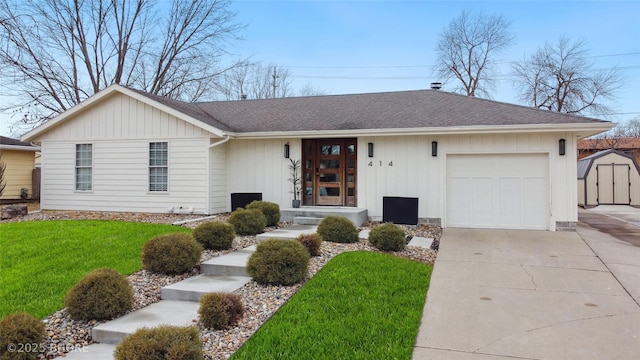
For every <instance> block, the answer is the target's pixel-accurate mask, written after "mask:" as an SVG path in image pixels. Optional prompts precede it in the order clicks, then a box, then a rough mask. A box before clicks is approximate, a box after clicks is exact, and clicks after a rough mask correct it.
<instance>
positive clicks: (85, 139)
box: [22, 85, 612, 231]
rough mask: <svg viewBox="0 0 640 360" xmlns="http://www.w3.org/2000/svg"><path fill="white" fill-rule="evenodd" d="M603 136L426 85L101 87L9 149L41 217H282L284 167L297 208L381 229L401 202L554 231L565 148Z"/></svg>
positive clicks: (569, 202) (568, 160)
mask: <svg viewBox="0 0 640 360" xmlns="http://www.w3.org/2000/svg"><path fill="white" fill-rule="evenodd" d="M611 127H612V124H611V123H609V122H606V121H601V120H596V119H589V118H584V117H577V116H572V115H567V114H560V113H554V112H550V111H544V110H537V109H532V108H529V107H524V106H518V105H512V104H506V103H500V102H496V101H492V100H486V99H479V98H474V97H467V96H462V95H456V94H452V93H447V92H443V91H439V90H417V91H400V92H386V93H369V94H354V95H328V96H312V97H299V98H280V99H267V100H238V101H214V102H199V103H185V102H180V101H176V100H171V99H168V98H165V97H161V96H156V95H151V94H148V93H144V92H140V91H136V90H133V89H130V88H127V87H123V86H119V85H112V86H110V87H108V88H107V89H105V90H103V91H101V92H100V93H98V94H96V95H94V96H92V97H90V98H88V99H87V100H85V101H84V102H82V103H81V104H79V105H77V106H75V107H73V108H71V109H69V110H68V111H66V112H64V113H62V114H60V115H59V116H57V117H56V118H54V119H52V120H50V121H48V122H46V123H45V124H43V125H42V126H40V127H38V128H36V129H34V130H32V131H30V132H29V133H27V134H25V135H24V136H23V138H22V140H23V141H35V142H39V143H40V144H41V147H42V194H41V208H42V209H45V210H47V209H61V210H90V211H129V212H158V213H162V212H167V211H175V212H177V211H188V212H193V213H198V214H215V213H221V212H227V211H230V210H231V204H230V194H233V193H261V194H262V198H263V200H266V201H272V202H275V203H277V204H279V205H280V207H282V208H289V207H290V206H291V201H292V186H291V183H290V182H289V181H288V179H289V178H290V172H289V169H288V166H289V165H290V159H296V160H301V163H302V169H301V176H302V192H301V195H302V197H301V199H302V205H303V207H304V206H327V207H328V206H333V207H337V206H340V207H358V208H363V209H366V210H367V213H368V217H369V218H370V219H372V220H380V219H382V217H383V198H384V197H406V198H411V199H417V201H418V217H419V219H420V221H422V222H430V223H439V224H441V225H442V226H444V227H478V228H505V229H511V228H513V229H543V230H552V231H553V230H557V229H565V228H572V227H575V224H576V222H577V220H578V214H577V208H576V203H577V190H576V180H575V179H576V161H577V159H576V142H577V141H578V140H579V139H581V138H584V137H588V136H591V135H594V134H597V133H600V132H603V131H606V130H609V129H610V128H611ZM285 155H287V156H289V158H290V159H289V158H287V157H286V156H285Z"/></svg>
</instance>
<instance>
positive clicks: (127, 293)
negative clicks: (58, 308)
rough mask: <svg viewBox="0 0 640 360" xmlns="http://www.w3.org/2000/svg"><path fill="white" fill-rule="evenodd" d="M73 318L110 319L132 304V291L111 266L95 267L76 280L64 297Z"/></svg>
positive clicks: (125, 280)
mask: <svg viewBox="0 0 640 360" xmlns="http://www.w3.org/2000/svg"><path fill="white" fill-rule="evenodd" d="M64 305H65V306H66V307H67V312H68V313H69V315H70V316H71V318H72V319H74V320H93V319H95V320H109V319H113V318H115V317H117V316H120V315H123V314H124V313H126V312H127V311H129V310H131V308H132V307H133V290H132V289H131V285H129V281H127V278H125V277H124V275H122V274H120V273H119V272H117V271H116V270H114V269H110V268H102V269H96V270H93V271H92V272H90V273H88V274H87V275H85V276H84V277H83V278H82V279H80V281H78V283H76V284H75V285H74V286H73V287H72V288H71V290H69V292H67V295H66V296H65V298H64Z"/></svg>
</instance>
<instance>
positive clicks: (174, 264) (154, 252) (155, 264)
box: [142, 233, 202, 275]
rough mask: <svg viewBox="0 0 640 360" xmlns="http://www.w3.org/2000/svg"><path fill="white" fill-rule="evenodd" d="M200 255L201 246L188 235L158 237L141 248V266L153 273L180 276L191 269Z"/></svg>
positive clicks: (198, 260)
mask: <svg viewBox="0 0 640 360" xmlns="http://www.w3.org/2000/svg"><path fill="white" fill-rule="evenodd" d="M201 255H202V245H200V244H198V242H197V241H195V240H194V239H193V237H192V236H191V235H189V234H185V233H174V234H166V235H160V236H156V237H154V238H153V239H151V240H149V241H147V242H146V243H145V244H144V246H143V247H142V266H143V267H144V269H145V270H147V271H151V272H154V273H161V274H167V275H176V274H182V273H184V272H187V271H189V270H191V269H193V267H194V266H196V264H198V263H199V262H200V256H201Z"/></svg>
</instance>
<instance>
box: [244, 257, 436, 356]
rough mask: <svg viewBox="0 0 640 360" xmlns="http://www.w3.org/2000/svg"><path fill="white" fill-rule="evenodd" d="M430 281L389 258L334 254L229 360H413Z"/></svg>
mask: <svg viewBox="0 0 640 360" xmlns="http://www.w3.org/2000/svg"><path fill="white" fill-rule="evenodd" d="M430 276H431V266H429V265H426V264H422V263H418V262H414V261H410V260H406V259H401V258H398V257H394V256H391V255H386V254H380V253H374V252H366V251H357V252H349V253H343V254H341V255H338V256H336V257H335V258H334V259H332V260H331V261H330V262H329V263H328V264H327V265H325V267H324V268H322V270H320V272H318V274H316V275H315V276H314V277H313V278H312V279H311V280H310V281H309V282H308V283H307V284H305V285H304V286H303V287H302V289H300V291H299V292H298V293H297V294H296V295H294V296H293V297H292V298H291V299H290V300H289V301H288V302H287V303H286V304H285V305H284V306H283V307H282V308H281V309H280V310H279V311H278V312H277V313H276V314H275V315H274V316H273V317H272V318H271V319H269V320H268V321H267V322H266V323H265V324H264V325H263V326H262V327H261V328H260V330H258V331H257V332H256V333H255V334H254V335H253V336H252V337H251V338H250V339H249V340H248V341H247V342H246V343H245V344H244V345H243V346H242V347H241V348H240V349H238V351H237V352H236V353H235V354H234V356H233V357H232V359H236V360H237V359H296V360H297V359H367V360H368V359H410V358H411V354H412V351H413V346H414V343H415V339H416V335H417V333H418V327H419V325H420V318H421V316H422V310H423V307H424V302H425V296H426V292H427V288H428V287H429V278H430Z"/></svg>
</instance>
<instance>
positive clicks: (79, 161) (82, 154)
mask: <svg viewBox="0 0 640 360" xmlns="http://www.w3.org/2000/svg"><path fill="white" fill-rule="evenodd" d="M92 188H93V145H92V144H76V190H77V191H89V190H92Z"/></svg>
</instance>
